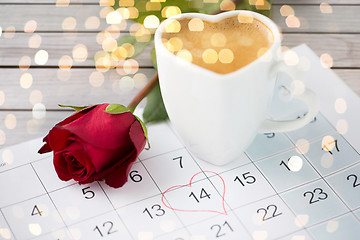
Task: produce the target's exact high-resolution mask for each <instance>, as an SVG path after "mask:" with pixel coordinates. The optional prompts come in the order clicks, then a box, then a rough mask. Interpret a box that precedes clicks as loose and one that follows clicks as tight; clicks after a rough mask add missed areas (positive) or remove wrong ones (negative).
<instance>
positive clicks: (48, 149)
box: [38, 136, 52, 154]
mask: <svg viewBox="0 0 360 240" xmlns="http://www.w3.org/2000/svg"><path fill="white" fill-rule="evenodd" d="M43 142H45V144H44V145H43V146H42V147H41V148H40V149H39V151H38V153H40V154H43V153H47V152H51V151H52V149H51V147H50V145H49V144H48V142H49V140H48V136H46V137H44V139H43Z"/></svg>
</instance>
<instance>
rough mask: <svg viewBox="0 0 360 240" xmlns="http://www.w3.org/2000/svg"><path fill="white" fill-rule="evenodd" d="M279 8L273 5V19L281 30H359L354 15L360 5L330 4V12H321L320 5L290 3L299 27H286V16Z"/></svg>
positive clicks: (344, 31)
mask: <svg viewBox="0 0 360 240" xmlns="http://www.w3.org/2000/svg"><path fill="white" fill-rule="evenodd" d="M280 8H281V5H274V6H273V19H274V21H275V22H276V23H277V24H278V25H279V26H280V27H281V28H282V30H283V32H317V33H341V32H342V33H359V32H360V19H359V18H357V17H356V16H357V15H358V13H359V11H360V5H358V6H343V5H340V6H337V5H336V6H332V13H322V12H321V11H320V7H319V6H316V5H292V8H293V10H294V12H295V16H296V17H297V19H298V20H299V21H300V26H299V27H288V26H287V24H286V19H287V17H285V16H282V15H281V14H280ZM294 26H296V24H295V25H294Z"/></svg>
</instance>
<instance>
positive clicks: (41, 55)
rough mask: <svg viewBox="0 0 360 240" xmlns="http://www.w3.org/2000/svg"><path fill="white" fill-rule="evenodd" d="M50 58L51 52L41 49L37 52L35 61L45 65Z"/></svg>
mask: <svg viewBox="0 0 360 240" xmlns="http://www.w3.org/2000/svg"><path fill="white" fill-rule="evenodd" d="M48 59H49V54H48V52H47V51H45V50H39V51H38V52H36V54H35V57H34V61H35V63H36V64H38V65H45V64H46V63H47V61H48Z"/></svg>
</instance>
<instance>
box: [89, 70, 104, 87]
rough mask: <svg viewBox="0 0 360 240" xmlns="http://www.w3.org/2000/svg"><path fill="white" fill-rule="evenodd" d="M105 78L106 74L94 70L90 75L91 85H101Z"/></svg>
mask: <svg viewBox="0 0 360 240" xmlns="http://www.w3.org/2000/svg"><path fill="white" fill-rule="evenodd" d="M104 80H105V78H104V75H103V74H102V73H101V72H99V71H95V72H92V73H91V74H90V76H89V82H90V85H91V86H93V87H101V86H102V85H103V83H104Z"/></svg>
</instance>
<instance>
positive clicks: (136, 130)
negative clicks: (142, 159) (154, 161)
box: [129, 121, 146, 155]
mask: <svg viewBox="0 0 360 240" xmlns="http://www.w3.org/2000/svg"><path fill="white" fill-rule="evenodd" d="M129 137H130V139H131V141H132V143H133V144H134V147H135V148H136V151H137V155H139V154H140V152H141V151H142V150H143V149H144V147H145V144H146V138H145V135H144V130H143V129H142V126H141V124H140V123H139V122H138V121H135V122H134V123H133V124H132V125H131V127H130V131H129Z"/></svg>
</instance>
